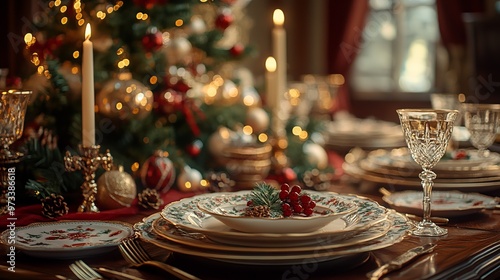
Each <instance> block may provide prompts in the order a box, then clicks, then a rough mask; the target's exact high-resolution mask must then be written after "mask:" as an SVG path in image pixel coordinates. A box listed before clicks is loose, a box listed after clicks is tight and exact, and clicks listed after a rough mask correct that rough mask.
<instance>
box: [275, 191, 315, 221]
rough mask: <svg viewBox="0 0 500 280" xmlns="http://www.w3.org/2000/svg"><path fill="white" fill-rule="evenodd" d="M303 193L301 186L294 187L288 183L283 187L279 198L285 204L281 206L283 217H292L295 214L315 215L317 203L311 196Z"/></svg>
mask: <svg viewBox="0 0 500 280" xmlns="http://www.w3.org/2000/svg"><path fill="white" fill-rule="evenodd" d="M301 191H302V188H301V187H300V186H299V185H294V186H292V187H290V185H288V184H287V183H284V184H282V185H281V191H280V194H279V196H280V199H281V201H282V202H283V203H282V204H281V209H282V210H283V216H285V217H290V216H292V215H294V214H295V215H299V214H304V215H306V216H311V215H312V214H313V212H314V207H316V202H314V201H313V200H312V199H311V197H310V196H309V195H307V194H301V193H300V192H301Z"/></svg>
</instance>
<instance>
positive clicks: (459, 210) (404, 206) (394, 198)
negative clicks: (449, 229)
mask: <svg viewBox="0 0 500 280" xmlns="http://www.w3.org/2000/svg"><path fill="white" fill-rule="evenodd" d="M382 199H383V200H384V201H385V202H387V204H389V205H390V206H391V208H394V209H396V210H397V211H399V212H403V213H410V214H415V215H422V211H423V210H422V209H423V207H422V192H421V191H402V192H395V193H392V194H390V195H385V196H384V197H383V198H382ZM495 205H497V201H496V200H495V198H493V197H490V196H487V195H482V194H479V193H462V192H458V191H449V192H447V191H433V192H432V196H431V209H432V215H435V216H440V217H456V216H463V215H469V214H473V213H477V212H481V211H482V210H483V209H486V208H494V207H495Z"/></svg>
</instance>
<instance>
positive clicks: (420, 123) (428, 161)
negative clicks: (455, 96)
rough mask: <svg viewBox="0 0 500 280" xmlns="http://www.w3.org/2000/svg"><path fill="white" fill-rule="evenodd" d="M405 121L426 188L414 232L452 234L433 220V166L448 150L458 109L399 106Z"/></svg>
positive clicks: (402, 121)
mask: <svg viewBox="0 0 500 280" xmlns="http://www.w3.org/2000/svg"><path fill="white" fill-rule="evenodd" d="M396 112H397V113H398V116H399V120H400V122H401V127H402V129H403V133H404V136H405V140H406V144H407V145H408V148H409V150H410V153H411V156H412V158H413V159H414V160H415V162H416V163H417V164H419V165H420V166H421V167H422V169H423V171H422V172H420V174H419V178H420V179H421V180H422V188H423V192H424V194H423V210H424V215H423V219H422V221H421V222H419V223H418V224H417V226H416V228H415V229H414V230H413V231H412V234H413V235H417V236H441V235H445V234H447V233H448V231H447V230H446V229H443V228H440V227H438V226H437V225H436V224H435V223H434V222H432V221H431V220H430V216H431V193H432V187H433V185H434V181H433V180H434V179H435V178H436V173H434V172H433V171H432V170H431V169H432V168H433V167H434V166H435V165H436V164H437V163H438V162H439V160H440V159H441V158H442V157H443V155H444V153H445V152H446V146H447V145H448V142H449V140H450V137H451V133H452V132H453V125H454V122H455V119H456V118H457V115H458V111H457V110H434V109H399V110H396Z"/></svg>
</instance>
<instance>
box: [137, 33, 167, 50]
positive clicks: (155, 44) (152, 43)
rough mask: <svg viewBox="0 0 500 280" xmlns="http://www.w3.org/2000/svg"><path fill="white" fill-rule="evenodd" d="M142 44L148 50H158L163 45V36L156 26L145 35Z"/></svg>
mask: <svg viewBox="0 0 500 280" xmlns="http://www.w3.org/2000/svg"><path fill="white" fill-rule="evenodd" d="M142 46H143V47H144V49H145V50H146V51H148V52H151V51H156V50H158V49H159V48H160V47H161V46H163V36H162V34H161V32H160V31H158V29H156V27H153V28H151V29H150V30H149V31H148V32H147V33H146V35H144V37H142Z"/></svg>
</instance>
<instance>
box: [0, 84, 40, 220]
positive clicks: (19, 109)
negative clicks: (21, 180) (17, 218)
mask: <svg viewBox="0 0 500 280" xmlns="http://www.w3.org/2000/svg"><path fill="white" fill-rule="evenodd" d="M31 94H32V92H31V91H29V90H14V89H12V90H4V91H0V214H2V213H5V211H6V210H7V200H8V199H9V198H8V197H7V194H8V192H7V191H8V189H9V186H10V184H11V183H12V182H10V181H9V180H12V179H11V178H12V176H9V170H11V169H10V168H11V167H12V166H14V165H15V164H16V163H17V162H19V161H20V160H21V158H22V156H23V154H22V153H20V152H16V151H12V150H11V148H10V145H12V143H14V142H15V141H16V140H17V139H19V138H21V135H22V134H23V129H24V117H25V115H26V108H27V107H28V102H29V99H30V97H31ZM10 187H12V186H10Z"/></svg>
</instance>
